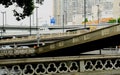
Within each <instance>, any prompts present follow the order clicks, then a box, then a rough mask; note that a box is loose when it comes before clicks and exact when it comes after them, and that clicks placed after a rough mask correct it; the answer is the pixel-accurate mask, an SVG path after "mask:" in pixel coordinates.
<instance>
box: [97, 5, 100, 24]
mask: <svg viewBox="0 0 120 75" xmlns="http://www.w3.org/2000/svg"><path fill="white" fill-rule="evenodd" d="M97 7H98V13H97V15H98V25H99V23H100V16H99V14H100V13H99V11H100V10H99V7H100V5H99V4H98V5H97Z"/></svg>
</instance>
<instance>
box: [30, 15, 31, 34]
mask: <svg viewBox="0 0 120 75" xmlns="http://www.w3.org/2000/svg"><path fill="white" fill-rule="evenodd" d="M30 36H31V16H30Z"/></svg>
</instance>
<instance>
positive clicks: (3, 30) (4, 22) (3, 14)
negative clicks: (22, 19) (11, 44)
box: [1, 11, 6, 39]
mask: <svg viewBox="0 0 120 75" xmlns="http://www.w3.org/2000/svg"><path fill="white" fill-rule="evenodd" d="M1 13H2V16H3V20H2V21H3V26H2V29H1V39H2V33H3V32H5V28H4V27H5V24H6V21H5V20H6V12H5V11H4V12H1Z"/></svg>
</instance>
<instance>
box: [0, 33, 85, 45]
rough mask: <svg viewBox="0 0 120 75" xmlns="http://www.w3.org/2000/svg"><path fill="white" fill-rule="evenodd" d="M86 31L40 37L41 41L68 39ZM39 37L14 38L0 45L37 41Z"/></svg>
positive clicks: (1, 42)
mask: <svg viewBox="0 0 120 75" xmlns="http://www.w3.org/2000/svg"><path fill="white" fill-rule="evenodd" d="M85 32H86V31H74V32H66V33H53V34H46V35H44V34H43V35H40V40H46V39H53V38H58V37H67V36H76V35H80V34H83V33H85ZM36 39H37V36H28V37H22V38H13V39H2V40H0V44H5V43H14V42H25V41H32V40H36Z"/></svg>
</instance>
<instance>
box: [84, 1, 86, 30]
mask: <svg viewBox="0 0 120 75" xmlns="http://www.w3.org/2000/svg"><path fill="white" fill-rule="evenodd" d="M85 20H86V0H84V21H85ZM84 28H86V22H84Z"/></svg>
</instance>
